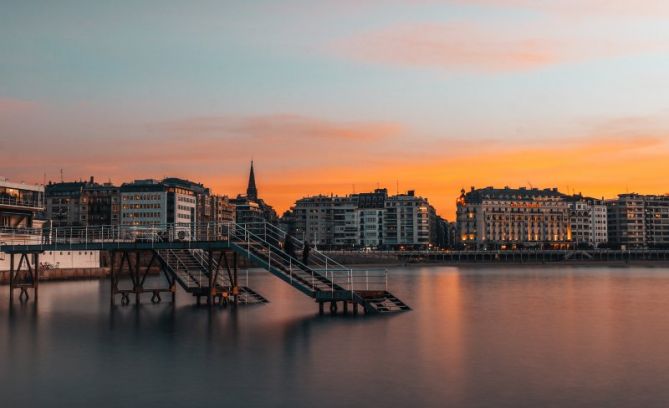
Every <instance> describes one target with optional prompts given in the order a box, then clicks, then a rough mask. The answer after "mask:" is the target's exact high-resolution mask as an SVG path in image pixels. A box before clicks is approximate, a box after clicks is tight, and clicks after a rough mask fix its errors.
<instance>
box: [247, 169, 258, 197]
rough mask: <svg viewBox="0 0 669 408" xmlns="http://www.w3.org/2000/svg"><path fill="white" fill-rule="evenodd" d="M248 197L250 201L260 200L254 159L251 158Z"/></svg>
mask: <svg viewBox="0 0 669 408" xmlns="http://www.w3.org/2000/svg"><path fill="white" fill-rule="evenodd" d="M246 197H247V198H248V199H249V200H250V201H257V200H258V189H257V188H256V177H255V174H254V173H253V160H251V172H250V173H249V186H248V187H247V188H246Z"/></svg>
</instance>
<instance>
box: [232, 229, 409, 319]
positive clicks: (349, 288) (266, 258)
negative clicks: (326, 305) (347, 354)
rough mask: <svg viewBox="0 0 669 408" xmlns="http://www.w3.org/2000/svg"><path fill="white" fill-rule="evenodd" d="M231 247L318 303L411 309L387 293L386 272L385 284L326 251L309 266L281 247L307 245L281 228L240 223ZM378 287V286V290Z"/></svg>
mask: <svg viewBox="0 0 669 408" xmlns="http://www.w3.org/2000/svg"><path fill="white" fill-rule="evenodd" d="M227 235H228V236H229V237H230V238H229V239H230V246H231V247H232V249H233V250H235V251H236V252H237V253H238V254H240V255H242V256H244V257H245V258H247V259H249V260H251V261H253V262H254V263H255V264H257V265H259V266H261V267H263V268H265V269H266V270H267V271H269V272H270V273H272V274H273V275H275V276H277V277H278V278H280V279H282V280H283V281H285V282H287V283H288V284H290V285H291V286H293V287H294V288H296V289H297V290H299V291H300V292H302V293H304V294H305V295H307V296H309V297H312V298H314V299H316V301H318V302H328V301H346V302H352V303H354V304H358V305H361V306H362V307H363V308H364V310H365V312H367V313H392V312H400V311H407V310H411V308H410V307H409V306H408V305H406V304H405V303H404V302H402V301H401V300H399V299H398V298H397V297H395V296H394V295H393V294H392V293H390V292H388V291H387V290H386V276H385V271H384V275H383V277H382V281H380V280H379V276H371V277H372V278H373V281H372V285H371V286H372V287H370V275H369V273H368V272H366V271H355V270H353V269H351V268H347V267H345V266H343V265H341V264H339V263H338V262H336V261H335V260H333V259H331V258H329V257H328V256H327V255H325V254H323V253H322V252H320V251H318V250H316V249H312V250H311V251H310V256H309V259H308V265H305V264H304V263H303V262H302V260H300V259H298V258H297V257H296V256H291V255H288V254H287V253H286V252H284V251H283V249H281V248H279V247H278V243H279V242H284V243H285V240H286V239H290V240H292V244H293V247H294V248H295V249H296V253H302V251H303V249H304V242H302V241H300V240H298V239H297V238H295V237H292V236H286V233H285V232H284V231H283V230H281V229H279V228H278V227H276V226H274V225H272V224H268V223H261V224H255V225H249V224H246V225H240V224H237V225H236V226H235V227H234V229H230V231H228V234H227ZM374 286H376V287H374Z"/></svg>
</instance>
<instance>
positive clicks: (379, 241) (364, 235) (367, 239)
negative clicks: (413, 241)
mask: <svg viewBox="0 0 669 408" xmlns="http://www.w3.org/2000/svg"><path fill="white" fill-rule="evenodd" d="M351 197H352V198H353V199H354V200H355V203H356V207H357V218H358V230H359V236H358V242H357V244H359V245H361V246H363V247H366V248H378V247H381V246H383V245H384V241H383V238H384V237H383V227H384V220H385V214H386V201H387V200H388V190H387V189H385V188H378V189H376V190H374V192H372V193H360V194H353V195H352V196H351Z"/></svg>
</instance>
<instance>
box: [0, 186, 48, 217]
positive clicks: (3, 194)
mask: <svg viewBox="0 0 669 408" xmlns="http://www.w3.org/2000/svg"><path fill="white" fill-rule="evenodd" d="M43 211H44V187H43V186H35V185H30V184H25V183H13V182H11V181H9V180H4V179H2V180H0V229H6V228H39V227H40V226H41V223H39V224H40V225H37V224H38V222H37V221H36V218H37V215H38V214H39V213H41V212H43Z"/></svg>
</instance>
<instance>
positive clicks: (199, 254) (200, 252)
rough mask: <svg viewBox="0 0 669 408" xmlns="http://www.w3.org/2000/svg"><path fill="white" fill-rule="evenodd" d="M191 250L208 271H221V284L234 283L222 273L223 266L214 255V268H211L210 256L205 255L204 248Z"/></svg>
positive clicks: (219, 277) (230, 284)
mask: <svg viewBox="0 0 669 408" xmlns="http://www.w3.org/2000/svg"><path fill="white" fill-rule="evenodd" d="M190 252H191V254H193V256H194V257H195V259H196V260H197V261H198V262H200V264H202V267H203V268H206V269H207V271H210V270H214V271H216V270H218V271H219V274H218V279H219V280H220V282H219V283H220V284H221V286H232V283H231V282H229V279H228V277H227V276H226V274H225V273H221V267H220V265H219V264H218V261H217V260H216V259H215V258H214V257H212V258H211V263H212V268H209V258H208V257H207V256H206V255H205V252H204V251H203V250H201V249H199V248H196V249H191V250H190ZM247 280H248V276H247Z"/></svg>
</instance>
